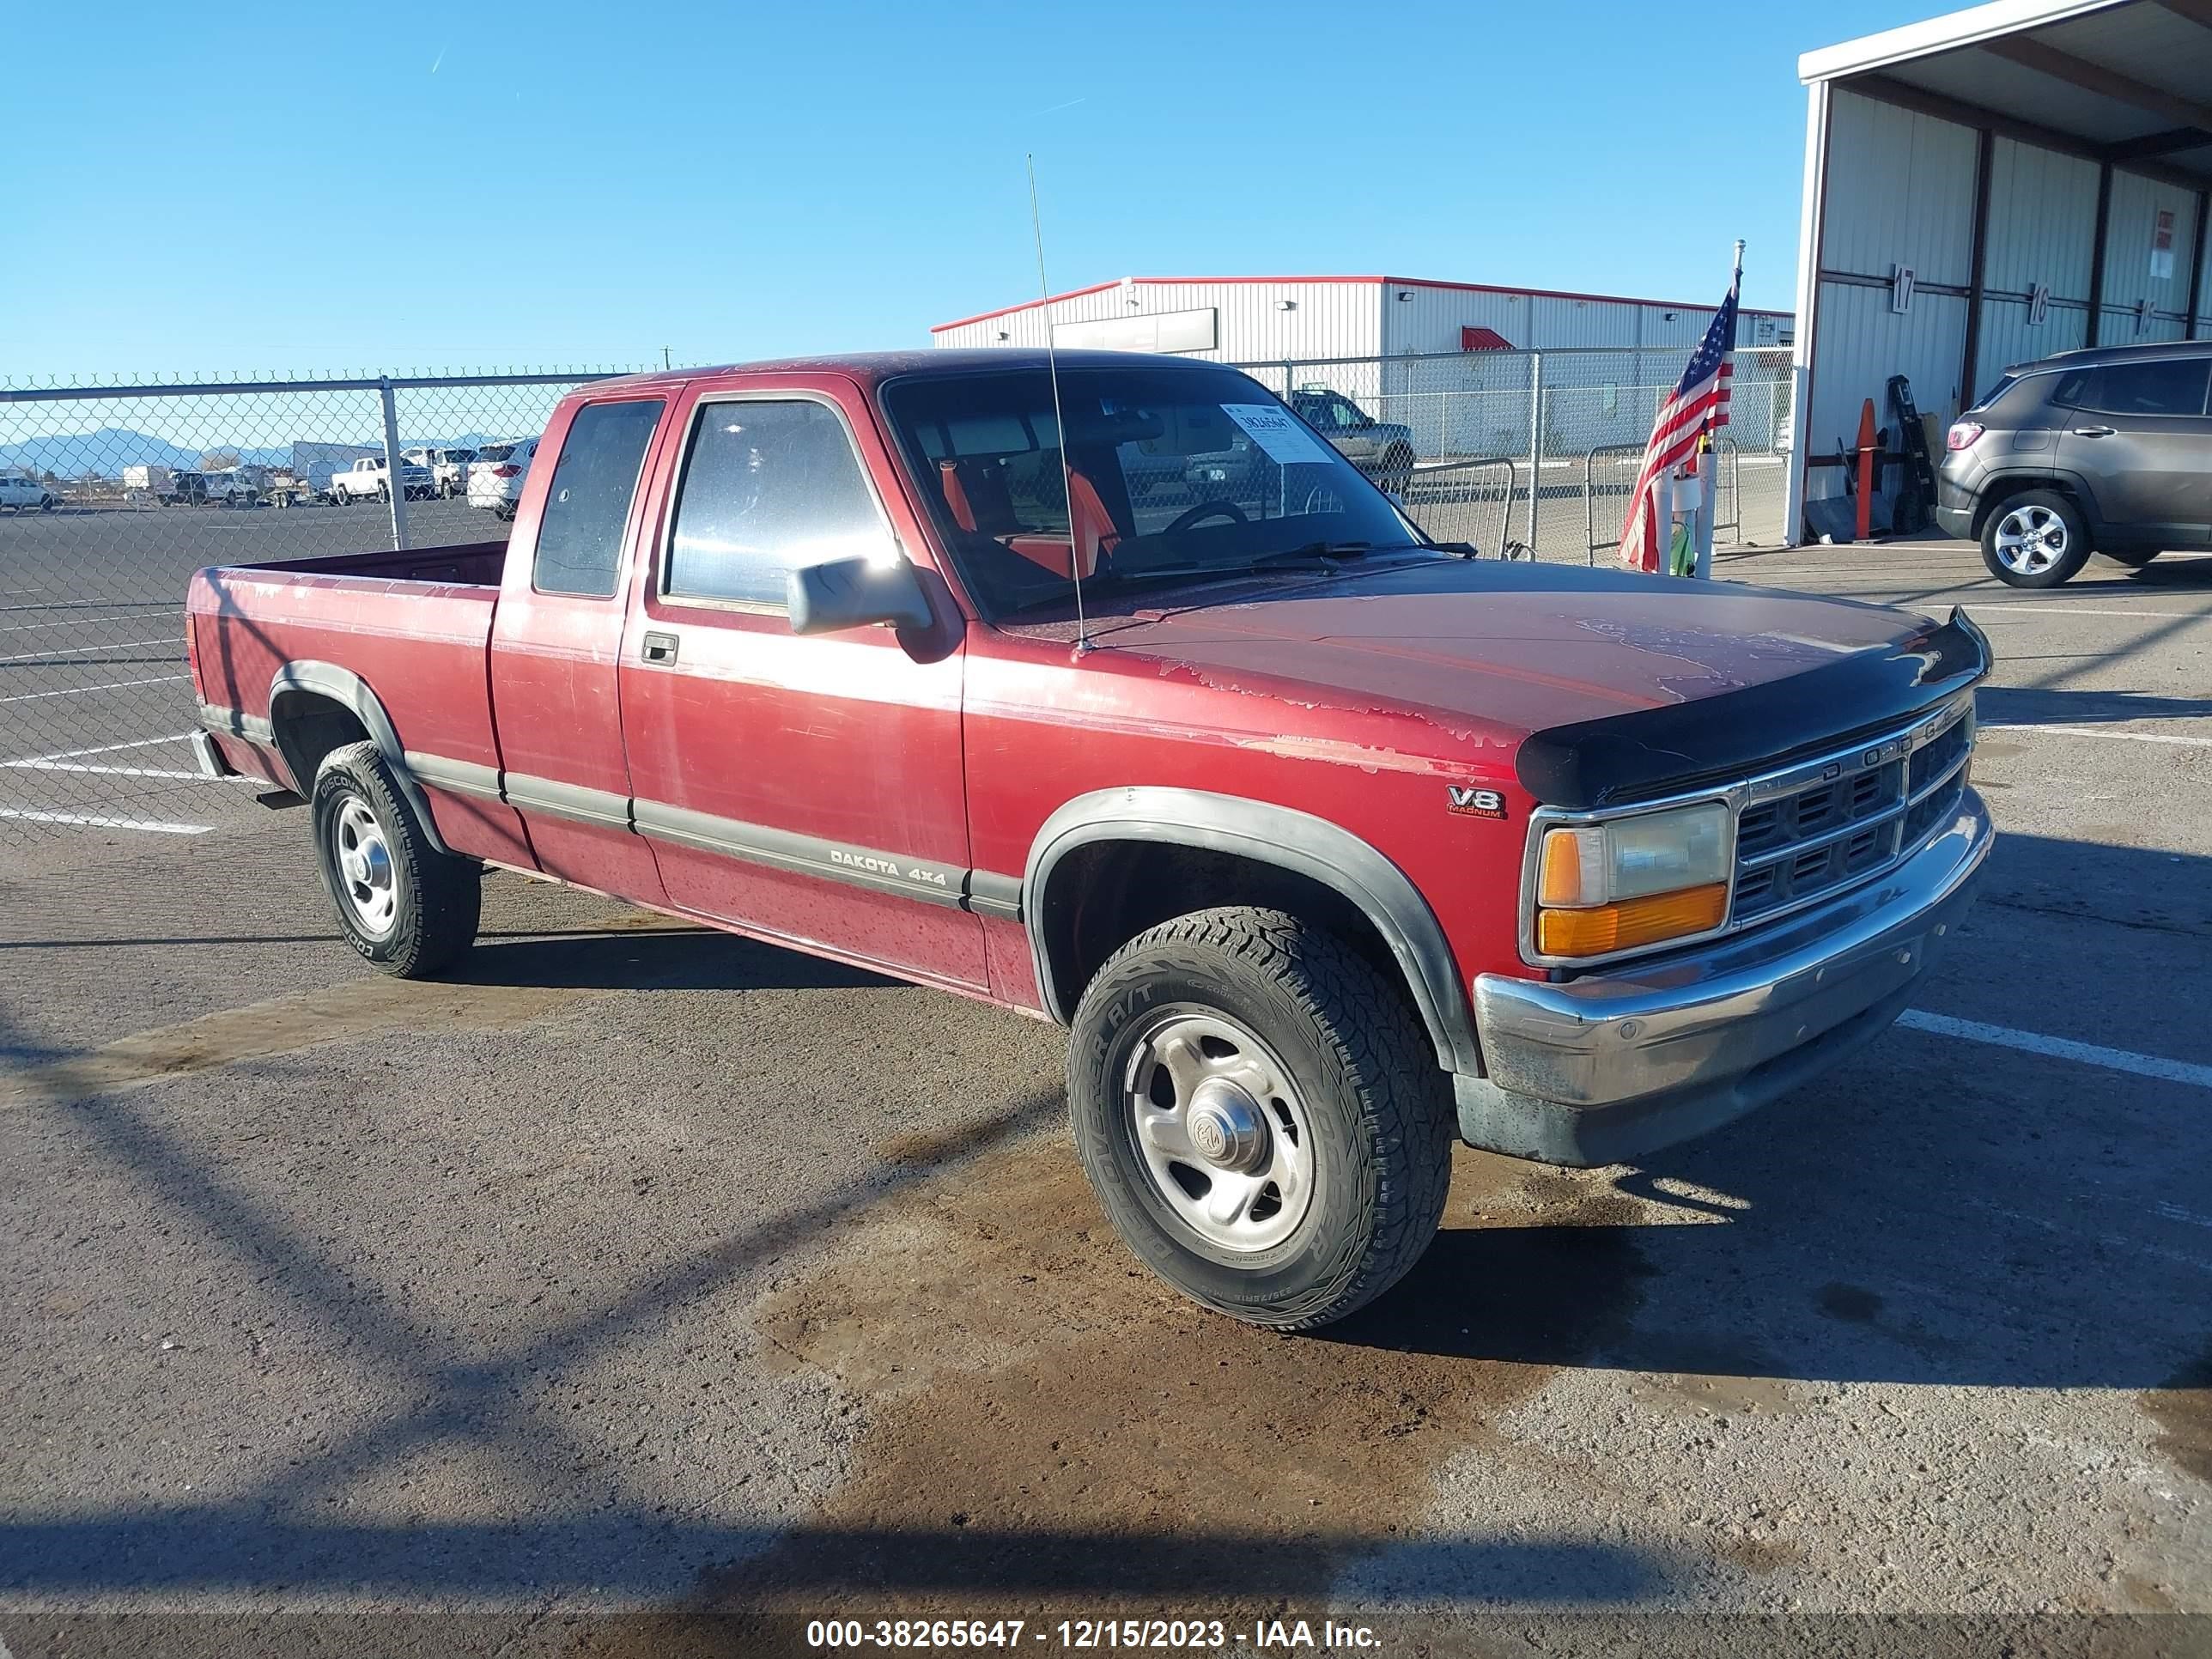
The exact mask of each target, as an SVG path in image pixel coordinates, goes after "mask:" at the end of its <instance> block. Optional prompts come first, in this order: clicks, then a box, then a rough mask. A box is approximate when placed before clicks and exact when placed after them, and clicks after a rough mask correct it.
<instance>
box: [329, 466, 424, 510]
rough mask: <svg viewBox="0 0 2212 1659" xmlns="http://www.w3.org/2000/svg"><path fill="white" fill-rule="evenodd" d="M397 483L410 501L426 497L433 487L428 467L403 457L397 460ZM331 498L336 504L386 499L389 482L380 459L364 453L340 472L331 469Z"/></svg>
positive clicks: (390, 491)
mask: <svg viewBox="0 0 2212 1659" xmlns="http://www.w3.org/2000/svg"><path fill="white" fill-rule="evenodd" d="M399 486H400V488H401V489H403V490H404V491H405V492H406V495H407V499H408V500H409V501H427V500H428V499H429V498H430V496H431V495H433V494H435V491H436V485H435V483H433V482H432V481H431V477H430V469H429V468H428V467H426V466H422V465H416V464H415V463H413V462H410V461H405V460H402V461H401V462H400V463H399ZM391 499H392V483H391V480H390V478H389V477H388V476H387V474H386V471H385V465H384V462H383V461H382V460H381V459H379V458H378V457H376V456H374V455H364V456H362V458H361V459H359V460H357V461H356V462H355V463H354V464H353V465H351V466H349V467H348V468H347V469H345V471H343V472H333V473H331V500H332V501H337V502H338V503H339V504H340V505H344V504H345V503H348V502H351V501H390V500H391Z"/></svg>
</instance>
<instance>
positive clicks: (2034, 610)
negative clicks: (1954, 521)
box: [1930, 601, 2212, 622]
mask: <svg viewBox="0 0 2212 1659" xmlns="http://www.w3.org/2000/svg"><path fill="white" fill-rule="evenodd" d="M1930 603H1931V605H1932V604H1934V603H1935V602H1934V601H1931V602H1930ZM1970 603H1971V602H1970ZM1983 611H2021V612H2025V613H2027V614H2031V615H2034V616H2040V617H2055V616H2057V615H2058V614H2059V613H2060V612H2061V611H2063V612H2064V613H2065V614H2066V615H2067V616H2069V617H2126V618H2127V619H2128V620H2129V621H2130V622H2166V621H2176V620H2178V621H2182V622H2204V621H2207V620H2212V611H2203V610H2198V611H2106V610H2104V609H2102V608H2101V607H2100V606H2097V605H2068V604H2066V603H2064V602H2063V601H2061V602H2059V603H2057V604H2055V605H1972V608H1971V609H1969V610H1968V611H1967V612H1966V614H1967V615H1968V616H1970V617H1971V616H1978V615H1979V614H1980V613H1981V612H1983Z"/></svg>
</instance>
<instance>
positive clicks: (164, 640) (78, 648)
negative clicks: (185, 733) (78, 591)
mask: <svg viewBox="0 0 2212 1659" xmlns="http://www.w3.org/2000/svg"><path fill="white" fill-rule="evenodd" d="M147 645H167V646H173V647H176V648H177V649H178V650H179V651H181V650H183V649H184V648H185V642H184V641H182V640H180V639H179V638H178V637H177V636H176V635H174V634H168V635H163V636H162V637H161V638H160V639H158V640H118V641H115V643H114V644H112V645H50V646H48V647H46V649H45V650H43V651H23V652H19V653H16V654H15V656H12V657H0V662H29V661H30V660H32V659H33V658H35V657H56V656H61V655H63V654H64V653H69V654H73V655H78V656H82V654H84V653H86V652H88V651H136V650H137V649H138V648H139V647H141V646H147Z"/></svg>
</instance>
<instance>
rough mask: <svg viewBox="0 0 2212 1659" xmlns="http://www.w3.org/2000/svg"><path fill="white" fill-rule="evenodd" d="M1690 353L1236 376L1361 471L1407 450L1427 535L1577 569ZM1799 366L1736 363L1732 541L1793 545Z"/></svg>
mask: <svg viewBox="0 0 2212 1659" xmlns="http://www.w3.org/2000/svg"><path fill="white" fill-rule="evenodd" d="M1690 355H1691V348H1689V347H1686V346H1684V347H1669V348H1664V349H1662V348H1657V347H1644V348H1640V349H1625V348H1624V349H1613V348H1611V347H1582V346H1577V347H1571V348H1564V349H1552V350H1545V351H1454V352H1445V353H1438V354H1433V355H1425V356H1403V357H1340V358H1327V359H1316V360H1309V361H1297V360H1292V361H1289V362H1247V363H1240V364H1238V365H1237V367H1238V368H1242V369H1243V370H1244V372H1245V373H1247V374H1250V375H1251V376H1252V377H1253V378H1254V379H1255V380H1259V381H1260V382H1261V384H1262V385H1264V386H1267V388H1268V389H1269V390H1270V391H1272V392H1275V393H1276V394H1277V395H1278V396H1279V397H1281V398H1284V399H1285V400H1286V401H1287V402H1288V403H1289V404H1291V407H1292V408H1294V409H1296V410H1297V411H1298V413H1299V414H1301V415H1303V416H1305V418H1306V419H1307V421H1308V422H1310V423H1311V424H1312V425H1314V426H1315V427H1316V428H1319V429H1320V430H1321V432H1322V434H1323V435H1324V436H1327V437H1328V438H1329V439H1330V440H1331V441H1334V443H1335V444H1336V445H1337V447H1339V448H1340V449H1342V450H1343V451H1344V452H1345V453H1346V454H1347V455H1349V456H1351V457H1352V459H1353V460H1354V461H1355V462H1356V463H1357V464H1358V465H1360V466H1361V467H1362V468H1363V469H1364V470H1367V471H1371V472H1374V473H1376V475H1377V476H1385V477H1389V476H1402V474H1401V473H1399V472H1398V471H1397V469H1396V468H1395V466H1394V465H1393V464H1392V463H1391V462H1390V461H1389V459H1388V457H1389V455H1390V454H1391V453H1392V452H1394V451H1395V450H1396V449H1399V448H1401V447H1402V449H1403V450H1404V451H1405V452H1406V453H1407V454H1408V455H1410V457H1411V459H1412V463H1413V465H1412V475H1411V478H1410V481H1409V482H1408V483H1407V489H1406V506H1407V511H1408V512H1409V513H1412V515H1413V518H1414V520H1416V521H1417V522H1419V524H1420V525H1421V526H1422V527H1423V528H1424V529H1425V530H1427V531H1428V532H1430V533H1431V534H1432V535H1435V536H1437V537H1439V538H1444V539H1449V540H1460V541H1473V542H1474V543H1475V544H1476V545H1478V546H1479V547H1480V548H1481V549H1482V550H1483V551H1484V552H1486V553H1490V552H1497V551H1502V550H1504V549H1505V546H1506V544H1507V543H1509V542H1514V543H1518V544H1521V547H1522V549H1524V550H1526V551H1525V556H1532V557H1535V558H1539V559H1548V560H1559V561H1565V562H1573V563H1577V564H1580V563H1587V562H1596V561H1598V560H1600V559H1602V558H1603V557H1604V556H1606V553H1607V551H1608V550H1610V549H1611V548H1612V547H1613V545H1614V544H1616V543H1617V542H1618V540H1619V538H1620V528H1621V524H1622V521H1623V520H1625V519H1626V517H1627V513H1628V490H1629V486H1630V483H1631V482H1632V479H1633V477H1634V476H1635V471H1636V467H1635V465H1633V464H1632V465H1630V466H1629V468H1628V477H1616V476H1615V474H1616V473H1617V472H1618V471H1619V467H1618V465H1617V461H1616V458H1617V457H1618V456H1619V455H1620V454H1621V453H1624V452H1627V453H1632V455H1633V456H1634V457H1635V458H1636V459H1637V460H1638V461H1640V459H1641V458H1642V456H1643V453H1644V442H1645V441H1646V440H1647V439H1648V438H1649V437H1650V435H1651V423H1652V422H1653V421H1654V420H1655V419H1656V417H1657V416H1658V412H1659V405H1660V404H1661V403H1662V402H1663V401H1664V400H1665V398H1667V395H1668V393H1669V392H1672V391H1673V390H1674V384H1675V382H1676V381H1677V380H1680V378H1681V375H1682V371H1683V370H1684V369H1685V368H1686V367H1688V364H1689V361H1690ZM1733 384H1734V392H1733V397H1732V402H1731V405H1730V409H1729V429H1728V433H1727V435H1726V437H1725V439H1724V440H1723V443H1722V444H1721V446H1720V473H1721V477H1720V478H1719V480H1718V483H1717V495H1718V497H1719V499H1718V501H1717V519H1716V524H1715V532H1716V536H1717V538H1719V539H1721V540H1722V541H1723V542H1724V543H1734V544H1748V545H1774V544H1779V543H1780V542H1781V541H1782V540H1783V539H1784V535H1783V529H1784V526H1783V511H1784V507H1783V501H1784V489H1785V486H1786V483H1787V481H1788V466H1789V450H1790V385H1791V381H1790V349H1789V348H1788V347H1786V346H1784V347H1775V348H1760V349H1745V350H1739V351H1738V352H1737V353H1736V354H1735V379H1734V383H1733ZM1509 459H1510V462H1511V463H1512V465H1511V469H1510V472H1508V471H1504V470H1503V465H1502V464H1503V463H1504V462H1505V461H1507V460H1509ZM1501 490H1502V491H1504V492H1506V494H1505V495H1504V498H1503V501H1501V499H1500V496H1499V493H1498V492H1500V491H1501ZM1500 505H1504V506H1505V507H1508V508H1509V509H1510V510H1509V511H1507V512H1505V513H1502V514H1501V513H1498V512H1497V511H1495V509H1496V508H1497V507H1499V506H1500ZM1476 509H1484V510H1480V511H1477V510H1476Z"/></svg>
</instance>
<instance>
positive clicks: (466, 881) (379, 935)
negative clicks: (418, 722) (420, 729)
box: [312, 743, 483, 979]
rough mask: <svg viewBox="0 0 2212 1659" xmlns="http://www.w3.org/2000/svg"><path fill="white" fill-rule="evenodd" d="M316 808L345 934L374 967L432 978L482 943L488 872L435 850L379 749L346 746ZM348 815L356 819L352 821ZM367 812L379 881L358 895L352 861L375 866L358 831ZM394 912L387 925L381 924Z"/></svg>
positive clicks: (321, 773) (328, 879) (318, 846)
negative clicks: (379, 858) (347, 865)
mask: <svg viewBox="0 0 2212 1659" xmlns="http://www.w3.org/2000/svg"><path fill="white" fill-rule="evenodd" d="M312 804H313V820H314V830H315V856H316V859H317V861H318V862H319V864H320V865H321V866H322V872H323V884H324V886H325V887H326V888H327V889H328V890H329V891H330V895H331V908H333V909H335V910H336V911H337V920H338V927H339V930H340V931H341V932H342V933H344V935H345V939H346V943H348V944H349V945H352V946H353V948H354V949H355V950H356V951H359V952H360V953H361V954H362V956H363V957H366V958H367V959H368V962H369V963H372V964H373V965H374V966H375V967H376V968H377V969H380V970H381V971H382V972H384V973H387V974H391V975H394V976H395V977H397V978H399V979H427V978H428V977H429V976H430V975H433V974H435V973H436V972H437V971H438V970H439V969H441V968H443V967H445V966H447V964H448V963H451V962H452V961H453V958H454V957H458V956H459V955H460V954H461V953H462V952H463V951H466V950H467V949H468V948H469V946H470V945H472V944H474V943H475V942H476V936H477V921H478V919H479V916H480V915H481V912H482V908H483V866H482V865H480V864H478V863H477V861H476V860H473V859H465V858H457V857H455V856H454V855H453V854H450V853H441V852H440V851H439V850H438V849H437V848H435V847H434V846H432V845H431V844H430V838H429V836H428V835H427V834H425V833H424V831H423V829H422V823H421V821H420V820H419V819H418V818H417V817H416V816H415V809H414V808H413V807H412V806H410V805H408V801H407V797H406V796H405V795H404V793H401V791H400V788H399V784H398V779H397V778H395V777H394V776H393V775H392V765H391V763H390V762H388V761H386V759H385V758H384V757H383V755H382V754H381V753H380V751H379V750H378V749H377V747H376V745H375V744H373V743H354V744H346V745H345V746H344V747H343V748H339V749H333V750H331V752H330V753H329V754H328V755H326V756H325V757H324V758H323V763H322V766H321V768H320V769H319V770H318V771H317V772H316V774H315V785H314V794H313V803H312ZM349 807H351V808H355V809H358V810H356V811H354V812H352V813H351V814H349V811H348V809H349ZM361 811H366V814H367V817H368V819H370V820H373V821H374V837H373V838H371V839H372V840H373V842H374V845H376V846H377V847H379V848H380V851H381V854H382V861H381V865H380V867H379V868H378V870H377V875H376V878H374V880H373V881H371V880H364V881H363V882H362V883H361V884H360V885H359V886H358V887H356V886H355V885H354V884H353V882H352V878H350V877H349V874H348V873H347V871H346V869H345V868H344V867H343V866H344V864H345V861H346V859H347V857H348V855H349V854H351V855H352V856H353V857H354V858H355V859H356V861H357V863H359V862H362V861H366V862H368V863H370V864H374V863H375V862H376V860H372V859H367V858H366V855H365V854H364V853H363V851H362V848H363V844H364V836H363V835H362V834H361V833H358V832H357V831H356V829H355V828H354V826H360V825H362V817H361V816H360V812H361ZM357 892H359V893H362V894H364V896H362V897H356V896H354V895H355V894H356V893H357ZM368 894H374V898H373V899H372V898H370V897H368V896H366V895H368ZM387 904H388V907H389V913H388V919H384V920H379V919H378V918H379V917H380V913H381V911H382V910H383V908H384V907H385V906H386V905H387Z"/></svg>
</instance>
